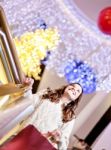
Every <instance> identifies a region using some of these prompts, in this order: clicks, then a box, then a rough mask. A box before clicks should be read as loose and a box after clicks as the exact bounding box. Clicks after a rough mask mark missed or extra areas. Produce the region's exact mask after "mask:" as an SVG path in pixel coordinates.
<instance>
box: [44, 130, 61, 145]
mask: <svg viewBox="0 0 111 150" xmlns="http://www.w3.org/2000/svg"><path fill="white" fill-rule="evenodd" d="M43 135H44V136H45V137H46V138H49V139H50V140H51V141H52V142H53V143H58V142H59V141H60V138H61V132H60V130H58V129H56V130H54V131H52V132H47V133H46V134H43Z"/></svg>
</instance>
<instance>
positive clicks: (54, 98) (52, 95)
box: [42, 83, 83, 122]
mask: <svg viewBox="0 0 111 150" xmlns="http://www.w3.org/2000/svg"><path fill="white" fill-rule="evenodd" d="M75 84H78V83H71V84H69V85H71V86H74V85H75ZM69 85H66V86H63V87H62V88H60V89H56V90H51V89H50V88H47V93H46V94H43V95H42V99H43V100H44V99H50V101H51V102H54V103H58V102H59V101H60V98H61V97H62V95H63V94H64V91H65V89H66V88H67V87H68V86H69ZM78 85H80V84H78ZM80 86H81V85H80ZM82 93H83V91H82ZM82 93H81V94H80V95H79V97H78V98H77V99H76V100H74V101H71V102H70V103H68V104H67V105H63V107H62V112H63V119H62V121H63V122H68V121H71V120H72V119H73V118H74V117H75V109H76V108H77V106H78V103H79V102H80V99H81V96H82Z"/></svg>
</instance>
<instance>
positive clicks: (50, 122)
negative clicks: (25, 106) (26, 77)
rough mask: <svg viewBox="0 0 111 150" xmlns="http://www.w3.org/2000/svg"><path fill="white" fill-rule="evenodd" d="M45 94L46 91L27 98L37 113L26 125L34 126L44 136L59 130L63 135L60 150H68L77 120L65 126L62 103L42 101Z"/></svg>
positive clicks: (34, 113)
mask: <svg viewBox="0 0 111 150" xmlns="http://www.w3.org/2000/svg"><path fill="white" fill-rule="evenodd" d="M43 92H45V90H44V91H42V92H39V93H38V94H30V95H27V96H26V97H27V98H28V99H30V100H31V101H32V103H33V105H34V107H35V111H34V112H33V114H32V115H31V116H30V117H29V119H28V120H27V123H26V124H33V125H34V126H35V127H36V128H37V129H38V130H39V131H40V132H41V133H43V134H44V133H47V132H48V131H49V132H51V131H53V130H55V129H59V130H60V131H61V133H62V135H61V140H60V145H59V150H67V146H68V143H69V137H70V134H71V131H72V129H73V126H74V122H75V119H73V120H72V121H69V122H68V123H64V124H63V122H62V107H61V106H62V102H61V101H60V102H59V103H54V102H51V101H50V100H49V99H45V100H41V95H42V94H43ZM50 142H51V141H50ZM54 146H55V145H54ZM56 146H57V145H56ZM56 146H55V147H56ZM56 148H57V147H56Z"/></svg>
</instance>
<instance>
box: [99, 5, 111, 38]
mask: <svg viewBox="0 0 111 150" xmlns="http://www.w3.org/2000/svg"><path fill="white" fill-rule="evenodd" d="M98 27H99V29H100V30H101V31H102V32H103V33H105V34H109V35H111V6H110V7H107V8H105V9H103V10H102V11H101V12H100V14H99V17H98Z"/></svg>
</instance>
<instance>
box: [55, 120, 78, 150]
mask: <svg viewBox="0 0 111 150" xmlns="http://www.w3.org/2000/svg"><path fill="white" fill-rule="evenodd" d="M74 123H75V119H73V120H72V121H69V122H67V123H64V125H63V127H62V128H61V138H60V144H59V148H58V149H59V150H67V147H68V144H69V138H70V135H71V131H72V129H73V126H74Z"/></svg>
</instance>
